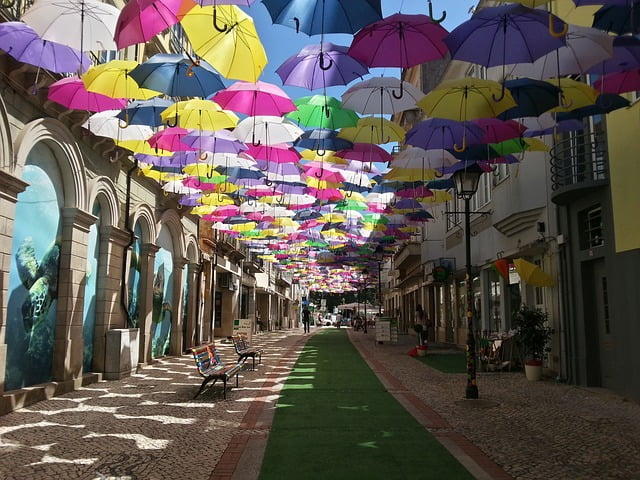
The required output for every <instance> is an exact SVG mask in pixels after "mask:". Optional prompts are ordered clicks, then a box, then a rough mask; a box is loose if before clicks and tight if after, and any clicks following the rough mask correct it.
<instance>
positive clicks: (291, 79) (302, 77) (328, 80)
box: [276, 42, 369, 90]
mask: <svg viewBox="0 0 640 480" xmlns="http://www.w3.org/2000/svg"><path fill="white" fill-rule="evenodd" d="M347 50H348V49H347V47H344V46H342V45H334V44H333V43H330V42H324V43H320V44H318V45H308V46H306V47H304V48H303V49H302V50H300V52H298V53H296V54H295V55H293V56H291V57H289V58H287V59H286V60H285V61H284V62H283V63H282V65H280V66H279V67H278V69H277V70H276V73H277V74H278V76H279V77H280V78H281V79H282V83H283V84H284V85H290V86H294V87H302V88H306V89H308V90H317V89H319V88H325V87H330V86H334V85H346V84H348V83H349V82H351V81H353V80H355V79H356V78H362V77H363V76H364V75H366V74H367V73H369V69H368V68H367V66H366V65H364V64H363V63H361V62H360V61H359V60H356V59H355V58H353V57H351V56H350V55H349V54H348V53H347Z"/></svg>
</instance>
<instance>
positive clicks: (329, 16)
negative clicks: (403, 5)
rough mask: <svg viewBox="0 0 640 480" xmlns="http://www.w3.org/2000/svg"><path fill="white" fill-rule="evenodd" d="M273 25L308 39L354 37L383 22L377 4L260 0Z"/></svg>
mask: <svg viewBox="0 0 640 480" xmlns="http://www.w3.org/2000/svg"><path fill="white" fill-rule="evenodd" d="M262 3H263V4H264V6H265V7H267V11H268V12H269V15H270V16H271V19H272V20H273V23H279V24H281V25H285V26H288V27H292V28H295V29H296V32H304V33H306V34H307V35H316V34H324V33H355V32H357V31H358V30H360V29H361V28H362V27H364V26H365V25H368V24H369V23H372V22H375V21H376V20H380V19H381V18H382V7H381V6H380V0H263V1H262Z"/></svg>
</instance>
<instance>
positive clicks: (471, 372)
mask: <svg viewBox="0 0 640 480" xmlns="http://www.w3.org/2000/svg"><path fill="white" fill-rule="evenodd" d="M483 173H484V172H483V170H482V169H481V168H480V166H479V165H478V164H477V163H472V164H471V165H469V166H468V167H465V168H463V169H460V170H457V171H455V172H454V173H453V175H452V178H453V183H454V185H455V190H456V195H457V197H458V198H461V199H463V200H464V241H465V261H466V278H465V285H466V295H467V314H466V315H467V388H466V391H465V397H466V398H472V399H476V398H478V385H477V383H476V340H475V335H474V333H473V289H472V286H471V275H472V272H471V218H470V217H471V213H470V211H469V210H470V203H471V198H472V197H473V196H474V195H475V193H476V191H477V190H478V184H479V183H480V177H481V176H482V174H483Z"/></svg>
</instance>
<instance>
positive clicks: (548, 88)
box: [498, 78, 560, 120]
mask: <svg viewBox="0 0 640 480" xmlns="http://www.w3.org/2000/svg"><path fill="white" fill-rule="evenodd" d="M504 86H505V88H506V89H507V90H508V91H509V93H510V94H511V96H512V97H513V99H514V100H515V102H516V103H517V105H516V106H515V107H512V108H509V109H507V110H505V111H504V112H502V113H501V114H500V115H498V118H500V119H502V120H508V119H512V118H524V117H537V116H539V115H542V114H543V113H544V112H546V111H548V110H551V109H552V108H553V107H557V106H558V103H559V99H560V89H559V88H558V87H556V86H555V85H551V84H550V83H549V82H544V81H542V80H535V79H532V78H516V79H513V80H506V81H505V82H504Z"/></svg>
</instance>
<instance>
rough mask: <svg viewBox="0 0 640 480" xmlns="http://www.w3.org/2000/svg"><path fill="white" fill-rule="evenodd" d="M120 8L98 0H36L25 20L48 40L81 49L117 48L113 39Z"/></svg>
mask: <svg viewBox="0 0 640 480" xmlns="http://www.w3.org/2000/svg"><path fill="white" fill-rule="evenodd" d="M119 16H120V10H118V9H117V8H116V7H114V6H113V5H109V4H108V3H103V2H98V1H96V0H65V1H60V2H53V1H50V2H35V3H34V4H33V5H32V6H31V7H29V9H28V10H27V11H26V12H25V13H24V14H23V15H22V17H21V20H22V21H23V22H24V23H26V24H27V25H29V26H30V27H31V28H33V29H34V30H35V31H36V32H37V33H38V35H40V36H41V37H42V38H43V39H44V40H50V41H52V42H57V43H62V44H63V45H68V46H70V47H73V48H75V49H76V50H79V51H81V52H85V51H95V50H98V51H99V50H117V49H118V47H117V46H116V43H115V42H114V40H113V37H114V34H115V30H116V22H117V21H118V17H119Z"/></svg>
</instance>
